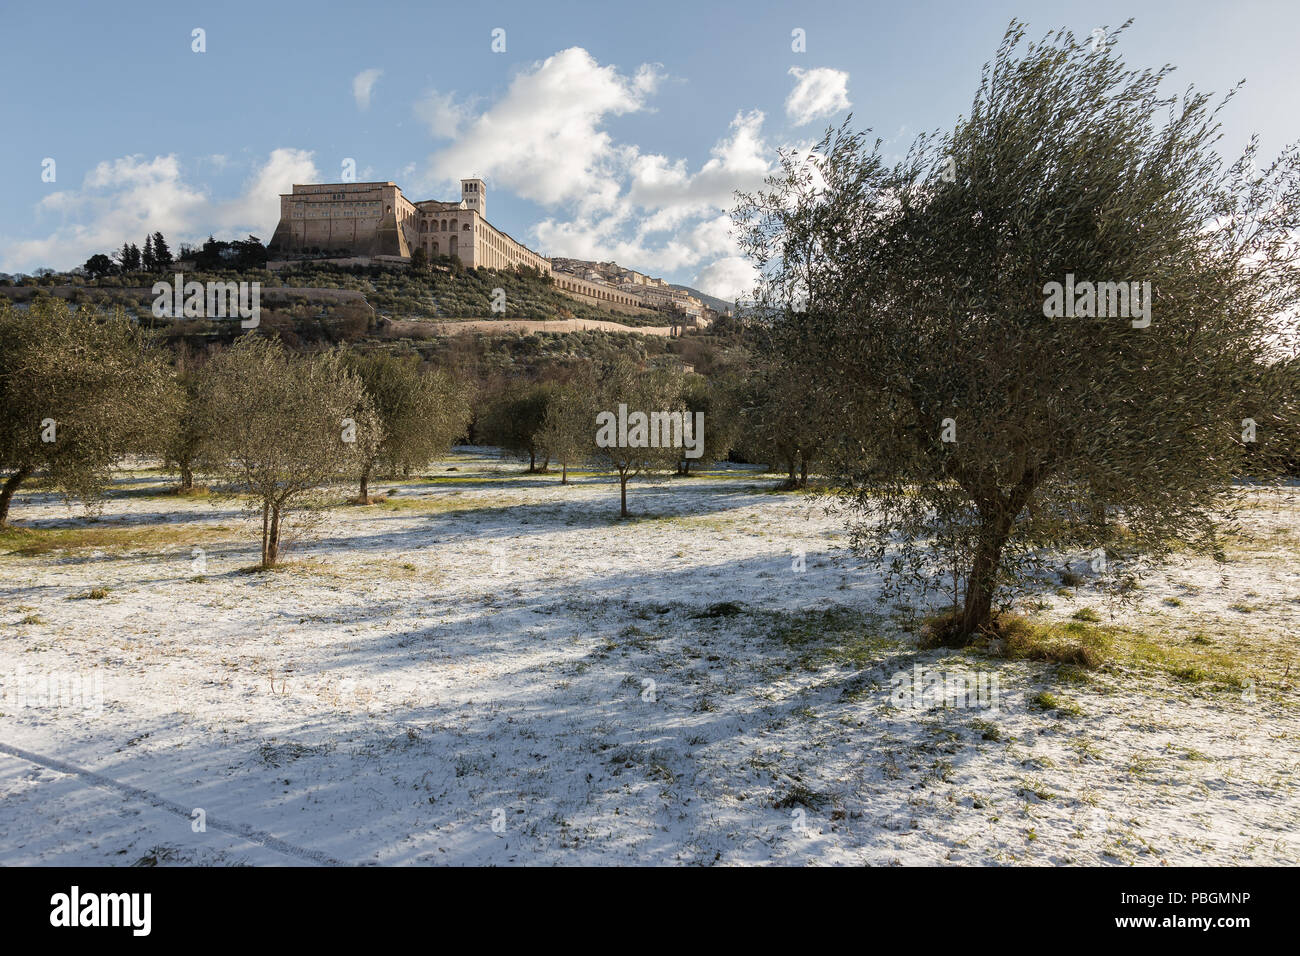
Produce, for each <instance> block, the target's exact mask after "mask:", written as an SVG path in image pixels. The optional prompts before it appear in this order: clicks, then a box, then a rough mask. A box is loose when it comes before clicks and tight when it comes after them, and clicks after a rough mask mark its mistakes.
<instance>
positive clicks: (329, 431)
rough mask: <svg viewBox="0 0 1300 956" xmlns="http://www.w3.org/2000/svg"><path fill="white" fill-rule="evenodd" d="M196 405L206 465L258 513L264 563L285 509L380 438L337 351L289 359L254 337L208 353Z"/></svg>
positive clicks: (272, 343) (335, 479)
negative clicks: (203, 426) (205, 424)
mask: <svg viewBox="0 0 1300 956" xmlns="http://www.w3.org/2000/svg"><path fill="white" fill-rule="evenodd" d="M200 405H201V409H202V414H203V415H204V416H205V418H206V420H207V421H209V422H211V423H213V424H212V427H211V433H210V436H209V440H208V442H207V445H206V456H207V459H208V463H209V465H208V466H209V468H210V469H211V470H212V471H213V472H215V473H218V474H224V475H226V476H227V477H228V478H229V479H230V480H231V482H232V483H233V485H234V486H235V487H236V488H238V489H239V490H240V491H241V492H243V493H245V494H247V495H249V496H251V498H252V499H253V501H254V503H255V507H256V508H257V510H258V511H259V512H260V517H261V522H262V560H261V566H262V567H263V568H271V567H274V566H275V564H276V562H277V561H278V560H279V558H280V555H281V542H282V537H283V534H284V528H285V524H286V520H287V518H288V516H289V513H290V512H291V510H292V509H293V508H295V507H296V506H297V505H299V504H300V503H302V502H304V501H306V500H308V498H309V497H310V493H311V492H313V491H315V490H317V489H321V488H324V487H326V486H329V485H335V484H338V483H341V482H343V481H348V480H353V479H355V478H356V476H357V475H359V474H360V473H361V471H362V469H363V468H364V467H365V465H366V463H367V462H369V461H371V460H372V459H373V457H374V455H375V453H376V449H377V448H378V447H379V445H380V444H381V443H382V441H383V431H382V428H381V426H380V423H379V420H378V417H377V416H376V415H375V413H374V409H373V406H372V405H371V402H370V399H369V397H368V396H367V395H366V390H365V386H364V384H363V383H362V381H361V379H360V378H359V377H358V376H356V375H354V374H353V373H352V372H350V371H349V370H348V369H347V368H346V367H345V365H344V362H343V357H342V356H341V355H340V354H339V353H338V352H326V353H322V354H319V355H295V354H292V353H289V352H287V351H286V350H285V349H284V347H283V346H281V345H280V343H279V342H278V341H277V340H273V339H266V338H261V337H258V336H254V335H246V336H243V337H242V338H240V339H238V340H237V341H236V342H235V344H234V345H233V346H232V347H231V348H229V349H227V350H226V351H224V352H220V353H218V354H217V355H215V356H214V357H213V358H212V359H211V361H210V362H209V363H208V366H207V368H206V369H205V374H204V376H203V381H202V389H201V394H200Z"/></svg>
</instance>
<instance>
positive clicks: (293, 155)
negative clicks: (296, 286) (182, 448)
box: [0, 0, 1300, 297]
mask: <svg viewBox="0 0 1300 956" xmlns="http://www.w3.org/2000/svg"><path fill="white" fill-rule="evenodd" d="M1130 16H1131V17H1134V18H1135V21H1136V22H1135V24H1134V26H1133V27H1132V28H1131V29H1130V30H1129V31H1128V32H1127V33H1126V34H1125V35H1124V37H1123V39H1122V41H1121V50H1122V51H1123V53H1124V56H1125V58H1126V59H1127V60H1128V62H1129V63H1130V64H1133V65H1135V66H1153V67H1154V66H1159V65H1161V64H1164V63H1172V64H1174V65H1175V66H1177V67H1178V72H1177V73H1176V74H1175V76H1174V81H1173V83H1172V84H1171V85H1170V91H1171V92H1172V91H1174V90H1181V89H1182V88H1183V87H1185V86H1186V85H1188V84H1194V85H1195V86H1197V87H1198V88H1200V89H1206V90H1214V91H1220V92H1221V91H1225V90H1227V89H1228V88H1229V87H1231V86H1232V85H1233V84H1235V83H1236V82H1237V81H1238V80H1242V79H1244V80H1246V88H1245V89H1244V91H1243V92H1242V93H1241V94H1240V95H1239V96H1238V98H1237V99H1236V100H1235V101H1234V103H1233V104H1232V105H1231V106H1230V107H1229V111H1228V113H1227V115H1226V117H1225V124H1224V126H1225V138H1224V143H1223V150H1224V152H1225V153H1230V154H1235V153H1237V152H1239V151H1240V149H1241V147H1242V146H1243V145H1244V143H1245V142H1246V140H1247V138H1248V136H1249V135H1250V134H1251V133H1252V132H1257V133H1259V134H1260V137H1261V141H1262V145H1263V152H1264V155H1265V156H1266V157H1270V158H1271V157H1272V156H1273V155H1275V154H1276V153H1277V152H1278V151H1279V150H1280V149H1281V148H1282V147H1283V146H1284V145H1285V144H1287V143H1289V142H1294V141H1296V140H1300V109H1297V101H1298V100H1300V57H1297V55H1296V53H1295V48H1294V44H1295V39H1296V37H1297V36H1298V35H1300V4H1296V3H1294V2H1289V3H1288V2H1263V0H1259V2H1237V3H1221V4H1214V3H1201V2H1165V3H1134V2H1128V3H1109V2H1100V3H1081V2H1075V3H1066V2H1043V3H1028V2H1000V0H995V2H988V3H967V2H933V3H924V2H922V3H897V2H893V3H888V4H883V3H881V4H877V3H865V2H856V3H848V2H846V3H839V2H825V3H821V2H803V3H758V2H746V3H707V2H692V3H679V2H661V3H643V4H636V5H632V4H626V3H617V2H605V3H566V2H563V0H556V2H551V3H536V2H530V3H527V4H516V3H500V4H489V3H481V4H475V5H470V4H464V3H457V4H441V3H430V2H427V0H426V2H423V3H410V4H406V3H382V2H376V3H370V4H354V3H348V4H332V3H330V2H328V0H318V2H315V3H302V4H297V3H279V2H269V0H264V2H261V3H244V2H223V3H221V4H210V3H204V4H186V3H178V2H168V3H131V2H123V3H119V4H70V3H58V2H51V3H44V4H38V3H28V4H25V5H23V6H21V7H14V6H12V5H11V6H10V7H9V8H8V9H5V10H4V11H3V13H0V17H2V19H3V26H4V29H3V32H2V33H0V89H2V90H4V98H3V103H4V118H5V123H6V128H7V135H6V137H5V139H4V142H3V144H0V177H3V180H2V181H3V182H4V183H5V189H4V190H3V194H0V271H5V272H17V271H30V270H32V269H35V268H37V267H39V266H42V265H48V266H51V267H55V268H67V267H70V266H74V265H78V264H80V263H81V262H83V261H84V260H85V259H86V258H87V257H88V256H89V255H90V254H92V253H94V252H100V251H105V252H107V251H111V250H112V249H113V248H116V247H119V246H120V245H121V244H122V242H123V241H126V240H130V241H135V242H137V243H139V242H142V241H143V238H144V235H145V233H146V231H153V230H158V229H161V230H162V231H163V232H164V233H165V234H166V235H167V236H168V238H169V240H170V241H171V244H172V246H173V248H175V247H176V246H178V245H179V243H180V242H181V241H196V240H200V239H202V238H203V237H205V236H206V235H208V233H210V232H212V233H216V234H217V235H218V236H220V237H234V236H242V235H244V234H247V233H249V232H253V233H255V234H257V235H258V236H260V237H261V238H262V239H263V240H266V239H269V238H270V235H271V232H272V231H273V229H274V226H275V221H276V218H277V215H278V198H277V197H278V194H279V193H280V192H282V191H287V188H288V186H289V184H291V183H293V182H305V181H321V182H333V181H338V180H339V179H340V178H341V169H342V163H343V161H344V160H345V159H348V158H351V159H354V160H355V161H356V168H357V178H358V179H362V180H370V179H375V180H389V179H391V180H393V181H395V182H397V183H398V184H399V185H400V186H402V188H403V191H404V192H405V193H406V195H407V196H408V198H411V199H413V200H420V199H430V198H442V199H449V198H453V197H457V196H458V195H459V189H458V187H457V186H456V184H455V181H456V180H458V179H459V178H461V177H462V176H465V177H468V176H481V177H483V178H484V179H485V180H486V181H487V183H488V218H489V219H490V220H491V221H492V222H493V223H494V224H495V225H497V226H498V227H499V228H502V229H504V230H505V231H507V232H509V233H510V234H511V235H513V236H514V237H515V238H517V239H519V240H521V241H523V242H525V243H527V244H528V245H529V246H531V247H532V248H534V249H536V250H537V251H539V252H541V253H543V254H545V255H568V256H577V257H581V258H601V259H608V258H615V259H617V260H618V261H619V262H620V263H621V264H623V265H626V266H630V267H633V268H638V269H642V270H644V271H647V272H650V273H651V274H656V275H663V276H666V277H668V278H669V279H671V280H673V281H678V282H685V283H688V284H691V285H695V286H698V287H700V288H702V289H704V290H705V291H708V292H713V293H715V294H720V295H724V296H728V297H730V296H733V295H734V294H735V293H736V292H738V291H740V290H741V289H742V288H743V287H744V284H745V282H746V280H747V267H746V266H745V264H744V263H743V261H742V260H740V259H739V258H738V257H737V255H736V251H735V247H734V245H733V243H732V240H731V239H730V238H729V236H728V234H727V232H728V223H727V219H726V210H727V208H728V207H729V205H730V196H731V193H732V190H734V189H736V188H753V186H755V185H756V184H757V183H758V182H760V181H761V179H762V177H763V175H764V173H765V172H766V171H767V170H768V168H769V167H770V166H771V164H772V163H773V161H774V159H775V155H776V149H777V148H778V147H779V146H782V145H793V144H798V143H806V142H808V141H810V140H813V139H816V138H817V137H819V136H820V134H821V133H822V132H823V131H824V129H825V127H826V126H827V125H828V124H835V123H838V122H839V121H840V120H841V119H842V118H843V116H844V114H845V113H846V112H848V111H850V110H851V111H852V113H853V114H854V119H855V124H856V125H858V126H860V127H870V128H871V129H873V130H874V131H875V132H876V133H877V134H878V135H880V136H881V137H882V138H884V139H885V140H886V141H887V142H888V147H887V148H888V149H889V150H890V151H897V152H900V153H901V152H902V151H903V150H904V148H905V146H906V144H907V143H908V142H910V140H911V138H912V137H913V136H914V135H915V134H916V133H917V132H919V131H922V130H928V129H934V128H936V127H942V128H947V127H949V126H950V125H951V124H952V122H953V120H954V119H955V118H956V117H957V116H958V115H959V114H961V113H963V112H964V111H965V110H966V109H967V108H968V107H969V105H970V101H971V98H972V96H973V94H974V92H975V89H976V87H977V84H978V82H979V73H980V68H981V66H982V65H983V64H984V63H985V62H986V61H987V60H989V59H991V58H992V56H993V55H994V53H995V51H996V49H997V45H998V42H999V40H1000V38H1001V36H1002V33H1003V31H1004V30H1005V28H1006V26H1007V23H1008V21H1009V20H1010V19H1012V18H1013V17H1016V18H1020V19H1023V20H1026V21H1027V22H1028V23H1029V27H1030V35H1031V36H1034V37H1038V36H1041V35H1042V34H1044V33H1046V32H1047V31H1048V30H1050V29H1055V28H1057V27H1067V28H1069V29H1072V30H1074V31H1075V33H1076V34H1078V35H1081V36H1088V35H1089V34H1090V33H1091V32H1092V30H1093V29H1095V28H1097V27H1099V26H1109V27H1115V26H1118V25H1119V24H1120V23H1122V22H1123V21H1124V20H1125V19H1127V18H1128V17H1130ZM195 28H201V29H203V30H204V31H205V40H206V52H203V53H196V52H193V50H192V43H193V41H192V31H193V30H194V29H195ZM497 28H501V29H504V30H505V52H503V53H497V52H493V50H492V43H493V35H492V32H493V30H494V29H497ZM796 28H798V29H802V30H803V31H804V32H805V35H806V51H805V52H794V51H793V50H792V48H791V45H792V39H791V33H792V31H793V30H794V29H796ZM46 159H53V160H54V162H55V165H54V181H53V182H46V181H43V178H42V172H43V169H44V168H45V166H44V165H43V161H44V160H46Z"/></svg>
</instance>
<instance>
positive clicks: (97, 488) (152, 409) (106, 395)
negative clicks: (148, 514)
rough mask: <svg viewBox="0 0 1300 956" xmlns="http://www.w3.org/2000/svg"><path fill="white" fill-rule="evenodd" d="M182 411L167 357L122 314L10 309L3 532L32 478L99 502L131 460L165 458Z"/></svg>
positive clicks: (0, 326) (2, 395) (2, 439)
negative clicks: (173, 422) (120, 466)
mask: <svg viewBox="0 0 1300 956" xmlns="http://www.w3.org/2000/svg"><path fill="white" fill-rule="evenodd" d="M175 401H176V387H175V383H174V381H173V379H172V375H171V371H170V369H169V368H168V364H167V360H166V357H165V356H164V355H163V354H162V353H161V352H160V351H159V350H157V349H156V348H154V347H153V346H152V344H151V342H150V340H149V339H148V338H147V336H146V334H145V333H144V332H143V331H142V330H141V329H140V328H139V327H138V326H137V325H135V324H134V323H133V322H131V321H130V320H129V319H127V318H126V317H125V316H123V315H122V314H121V313H120V312H118V313H116V314H114V315H112V316H108V317H105V316H102V315H98V314H96V313H94V312H92V311H90V310H89V309H80V310H78V311H75V312H74V311H72V310H71V309H69V307H68V306H67V304H66V303H64V302H62V301H61V300H55V299H47V298H37V299H36V300H35V301H34V302H33V303H32V305H31V308H30V309H29V310H28V311H26V312H22V311H19V310H17V309H14V308H12V307H11V306H10V305H9V303H8V301H5V300H0V472H3V473H4V475H5V478H4V484H3V487H0V525H3V524H5V523H6V521H7V520H8V517H9V507H10V504H11V502H12V501H13V496H14V492H15V491H17V490H18V487H19V486H20V485H21V484H22V483H23V482H24V481H26V480H28V479H29V478H32V477H38V478H43V479H46V480H48V481H49V482H50V483H51V484H53V485H54V486H55V487H57V488H59V489H60V490H62V491H63V493H64V494H65V495H67V496H69V497H76V498H80V499H81V500H82V501H84V502H86V503H93V502H94V501H96V500H98V499H99V498H100V497H101V496H102V494H103V492H104V490H105V488H106V487H107V485H108V482H109V480H110V478H111V474H112V469H113V466H114V465H115V464H116V463H117V462H118V461H119V460H121V459H122V458H123V456H125V455H127V454H131V453H152V452H157V451H160V450H161V448H162V445H163V444H164V443H165V441H166V436H167V431H168V422H169V419H170V417H171V414H172V409H173V406H174V403H175Z"/></svg>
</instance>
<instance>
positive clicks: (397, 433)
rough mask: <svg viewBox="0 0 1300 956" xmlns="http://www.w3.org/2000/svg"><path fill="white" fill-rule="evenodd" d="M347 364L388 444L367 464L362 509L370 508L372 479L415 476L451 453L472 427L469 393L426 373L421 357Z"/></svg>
mask: <svg viewBox="0 0 1300 956" xmlns="http://www.w3.org/2000/svg"><path fill="white" fill-rule="evenodd" d="M345 363H346V366H347V368H348V369H349V370H351V371H352V372H353V373H355V374H356V375H357V376H358V377H359V378H360V379H361V383H362V385H363V386H364V387H365V391H366V395H367V396H368V397H369V399H370V403H371V406H372V407H373V408H374V411H375V414H376V415H377V416H378V419H379V424H380V427H381V429H382V432H383V440H382V441H380V442H379V443H378V445H376V446H375V447H374V449H373V454H372V455H371V456H370V457H369V458H368V459H366V460H363V461H362V462H361V473H360V482H361V490H360V496H359V498H358V501H359V503H361V504H369V503H370V477H371V475H372V474H373V473H374V472H375V470H376V469H381V470H383V471H385V472H387V473H388V474H397V473H399V472H409V471H410V469H412V468H419V467H422V466H423V465H425V464H427V463H428V461H429V460H430V459H431V458H433V457H434V456H435V455H439V454H443V453H445V452H446V451H447V450H448V449H449V448H450V447H451V445H452V443H453V442H454V441H456V439H458V438H460V437H461V436H462V435H463V434H464V433H465V429H466V428H467V427H468V426H469V419H470V407H469V399H468V397H467V395H466V392H465V389H464V387H463V386H462V385H461V384H460V383H459V382H457V381H456V380H455V379H453V378H452V377H451V376H450V375H448V374H447V373H446V372H443V371H441V370H436V369H435V370H433V371H430V372H421V371H420V359H419V356H416V355H411V356H406V357H396V356H393V355H389V354H387V353H384V352H377V353H372V354H368V355H367V354H361V353H356V352H352V353H347V354H346V357H345Z"/></svg>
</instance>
